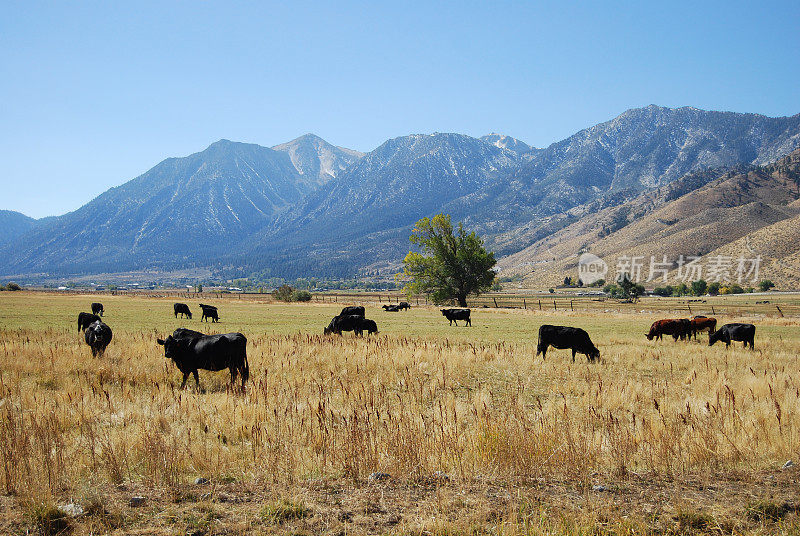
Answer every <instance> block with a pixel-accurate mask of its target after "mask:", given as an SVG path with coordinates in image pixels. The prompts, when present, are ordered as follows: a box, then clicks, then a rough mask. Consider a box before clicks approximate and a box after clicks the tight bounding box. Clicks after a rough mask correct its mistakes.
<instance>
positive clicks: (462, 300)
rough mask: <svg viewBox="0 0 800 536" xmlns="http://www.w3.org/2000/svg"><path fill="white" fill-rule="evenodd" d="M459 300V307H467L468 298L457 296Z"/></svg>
mask: <svg viewBox="0 0 800 536" xmlns="http://www.w3.org/2000/svg"><path fill="white" fill-rule="evenodd" d="M456 299H457V300H458V306H459V307H466V306H467V297H466V296H456Z"/></svg>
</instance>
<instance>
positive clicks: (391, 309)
mask: <svg viewBox="0 0 800 536" xmlns="http://www.w3.org/2000/svg"><path fill="white" fill-rule="evenodd" d="M381 307H383V310H384V311H386V312H388V313H396V312H397V311H399V310H400V305H381Z"/></svg>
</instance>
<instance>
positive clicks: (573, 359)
mask: <svg viewBox="0 0 800 536" xmlns="http://www.w3.org/2000/svg"><path fill="white" fill-rule="evenodd" d="M572 362H573V363H574V362H575V348H573V349H572Z"/></svg>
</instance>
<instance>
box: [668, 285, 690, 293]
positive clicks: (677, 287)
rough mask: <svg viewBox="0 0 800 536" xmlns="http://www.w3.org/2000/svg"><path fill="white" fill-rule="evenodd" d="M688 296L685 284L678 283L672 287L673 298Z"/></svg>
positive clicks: (687, 288) (687, 287)
mask: <svg viewBox="0 0 800 536" xmlns="http://www.w3.org/2000/svg"><path fill="white" fill-rule="evenodd" d="M687 294H689V286H688V285H687V284H686V283H678V284H677V285H675V286H674V287H672V295H673V296H686V295H687Z"/></svg>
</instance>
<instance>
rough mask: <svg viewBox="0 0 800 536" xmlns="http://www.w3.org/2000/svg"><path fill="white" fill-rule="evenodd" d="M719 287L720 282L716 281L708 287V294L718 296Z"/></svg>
mask: <svg viewBox="0 0 800 536" xmlns="http://www.w3.org/2000/svg"><path fill="white" fill-rule="evenodd" d="M719 287H720V284H719V282H718V281H715V282H713V283H709V285H708V294H709V295H710V296H716V295H717V294H719Z"/></svg>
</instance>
